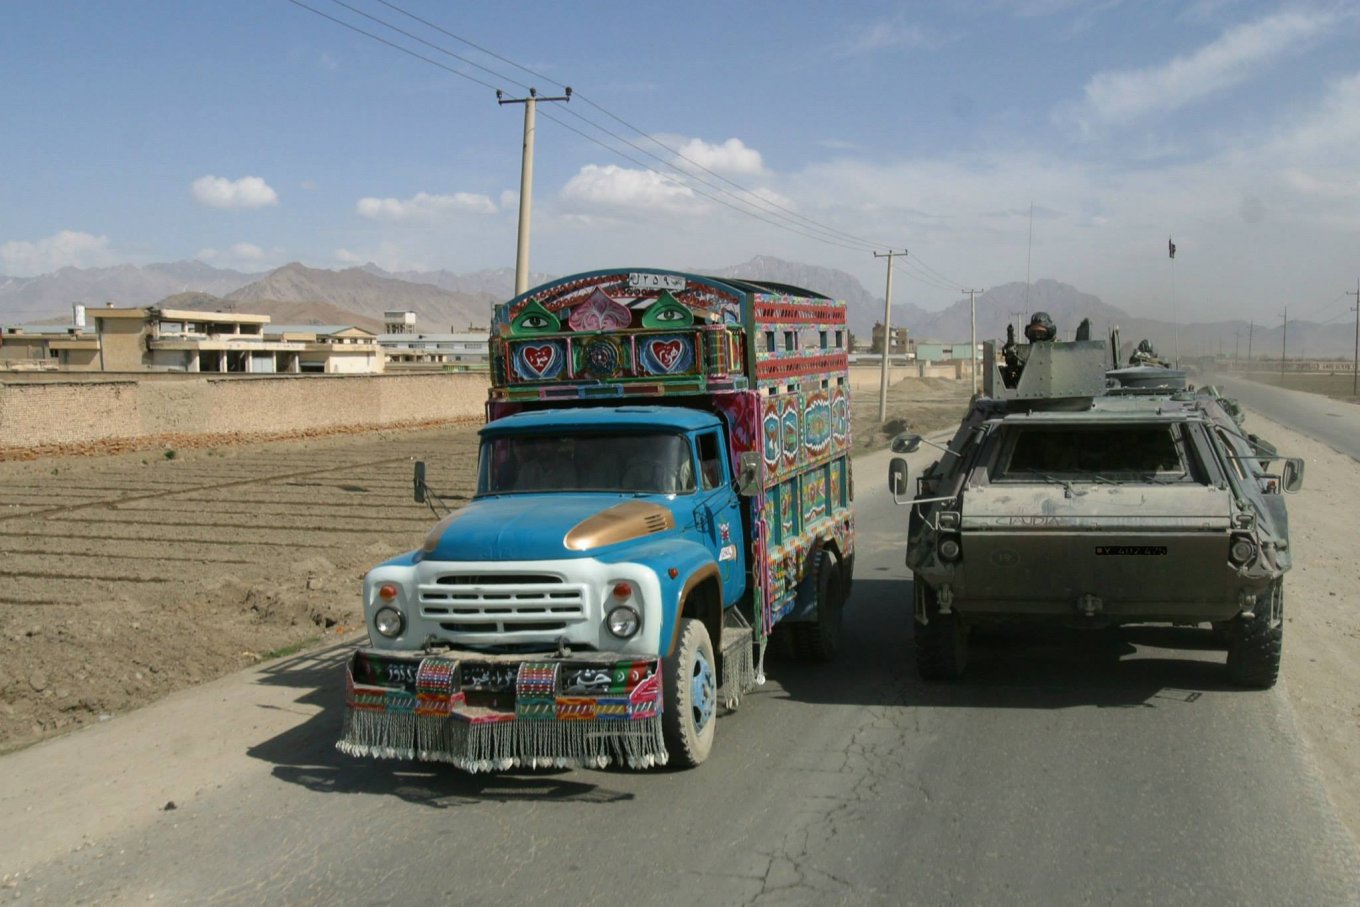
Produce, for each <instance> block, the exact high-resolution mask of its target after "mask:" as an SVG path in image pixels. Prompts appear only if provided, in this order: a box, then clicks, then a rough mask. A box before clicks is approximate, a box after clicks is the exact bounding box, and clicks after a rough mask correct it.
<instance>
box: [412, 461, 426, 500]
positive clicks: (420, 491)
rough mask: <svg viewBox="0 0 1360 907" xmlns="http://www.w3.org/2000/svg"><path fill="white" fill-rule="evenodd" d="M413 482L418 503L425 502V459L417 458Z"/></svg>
mask: <svg viewBox="0 0 1360 907" xmlns="http://www.w3.org/2000/svg"><path fill="white" fill-rule="evenodd" d="M412 484H413V485H414V486H415V489H414V495H415V499H416V503H417V504H424V503H425V461H424V460H416V471H415V476H414V477H413V480H412Z"/></svg>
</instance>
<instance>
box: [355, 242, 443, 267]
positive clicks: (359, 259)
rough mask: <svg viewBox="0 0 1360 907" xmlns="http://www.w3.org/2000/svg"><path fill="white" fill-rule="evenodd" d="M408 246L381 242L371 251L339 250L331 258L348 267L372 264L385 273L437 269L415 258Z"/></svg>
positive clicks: (425, 261)
mask: <svg viewBox="0 0 1360 907" xmlns="http://www.w3.org/2000/svg"><path fill="white" fill-rule="evenodd" d="M408 245H409V244H407V243H394V242H380V243H378V244H377V246H375V247H373V248H371V249H347V248H339V249H336V250H335V251H333V252H332V253H331V256H332V257H333V258H334V259H335V261H336V262H337V263H339V264H342V265H346V266H348V267H354V266H356V265H365V264H368V263H369V262H372V263H373V264H375V265H377V266H378V267H380V268H382V269H383V270H384V271H394V272H395V271H429V270H432V269H433V268H434V267H437V266H436V265H432V264H431V263H430V262H429V261H428V260H426V259H423V258H416V257H413V256H412V255H411V251H410V249H409V248H408ZM440 251H441V252H447V249H446V248H442V247H441V249H440Z"/></svg>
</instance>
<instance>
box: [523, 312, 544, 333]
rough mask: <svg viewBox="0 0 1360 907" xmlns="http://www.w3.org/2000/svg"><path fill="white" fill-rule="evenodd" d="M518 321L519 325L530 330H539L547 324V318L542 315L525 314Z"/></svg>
mask: <svg viewBox="0 0 1360 907" xmlns="http://www.w3.org/2000/svg"><path fill="white" fill-rule="evenodd" d="M519 323H520V327H524V328H528V329H529V330H531V331H541V330H543V329H544V328H546V327H548V326H549V321H548V319H546V318H544V317H543V316H542V315H525V316H524V317H523V318H521V319H520V322H519Z"/></svg>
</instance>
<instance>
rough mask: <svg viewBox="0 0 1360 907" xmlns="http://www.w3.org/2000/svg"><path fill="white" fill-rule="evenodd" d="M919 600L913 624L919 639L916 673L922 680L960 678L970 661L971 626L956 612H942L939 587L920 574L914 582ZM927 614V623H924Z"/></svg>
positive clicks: (914, 577)
mask: <svg viewBox="0 0 1360 907" xmlns="http://www.w3.org/2000/svg"><path fill="white" fill-rule="evenodd" d="M911 584H912V587H913V590H914V591H913V595H914V596H915V599H916V602H915V603H916V609H915V620H913V621H912V627H913V628H914V630H915V638H916V672H917V673H918V674H920V675H921V679H922V680H958V679H959V678H960V677H962V676H963V669H964V666H965V665H966V664H967V663H968V634H967V628H966V627H964V625H963V622H962V621H960V620H959V616H958V614H957V613H955V612H950V613H949V614H941V613H940V605H939V602H938V601H937V600H936V597H935V590H934V589H932V588H930V586H928V585H926V584H925V582H924V581H923V580H922V579H921V578H920V577H919V576H913V577H912V581H911ZM922 615H924V616H925V619H926V622H925V623H921V616H922Z"/></svg>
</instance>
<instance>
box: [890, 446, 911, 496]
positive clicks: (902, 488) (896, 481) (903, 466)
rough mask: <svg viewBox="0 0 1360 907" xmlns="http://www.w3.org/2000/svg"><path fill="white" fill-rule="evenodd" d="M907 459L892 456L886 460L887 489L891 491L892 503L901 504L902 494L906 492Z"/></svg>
mask: <svg viewBox="0 0 1360 907" xmlns="http://www.w3.org/2000/svg"><path fill="white" fill-rule="evenodd" d="M908 475H909V470H908V469H907V461H906V460H904V459H902V458H901V457H893V458H892V459H891V460H889V461H888V490H889V491H891V492H892V496H893V503H894V504H901V503H903V502H902V495H904V494H906V493H907V477H908Z"/></svg>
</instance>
